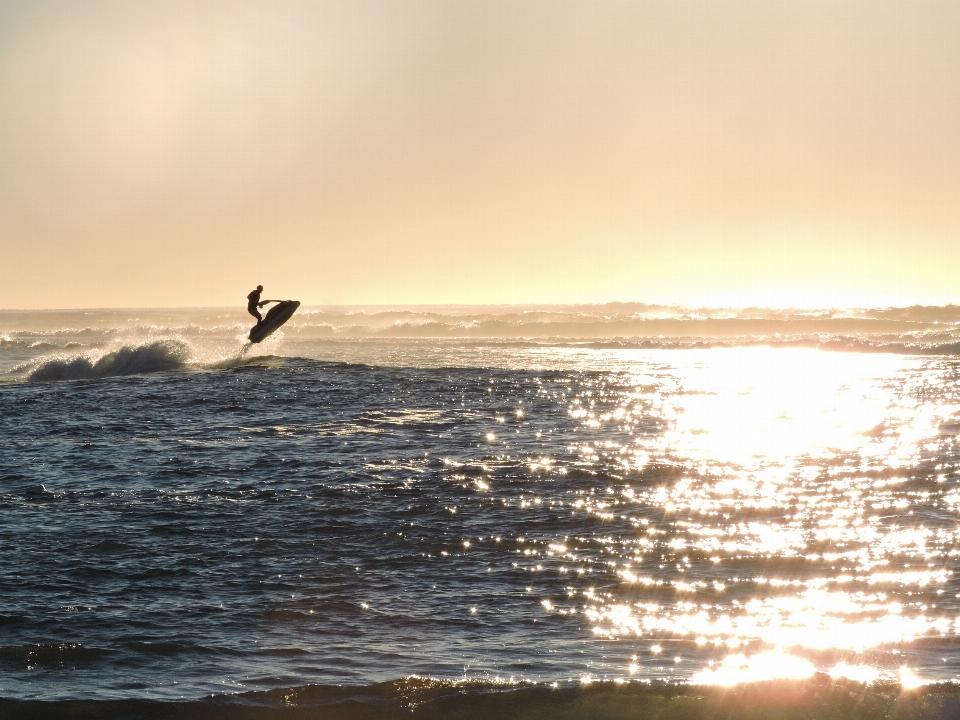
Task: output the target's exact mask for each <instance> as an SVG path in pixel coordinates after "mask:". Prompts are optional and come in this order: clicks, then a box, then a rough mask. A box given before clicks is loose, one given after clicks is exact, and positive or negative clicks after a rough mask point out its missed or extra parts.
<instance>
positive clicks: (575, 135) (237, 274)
mask: <svg viewBox="0 0 960 720" xmlns="http://www.w3.org/2000/svg"><path fill="white" fill-rule="evenodd" d="M958 129H960V5H958V4H957V3H923V2H916V3H915V2H903V3H894V2H864V3H854V2H844V3H829V2H798V3H781V2H755V3H741V2H716V1H713V2H700V3H694V2H689V3H688V2H654V3H644V2H575V3H574V2H508V1H507V0H502V1H498V2H456V1H451V2H399V1H396V0H392V1H387V2H358V1H346V2H255V3H253V2H252V3H242V2H232V3H226V2H176V1H172V2H171V1H164V2H143V3H137V2H60V3H49V2H25V3H18V2H9V1H8V0H0V307H27V306H106V305H114V306H116V305H121V306H122V305H141V306H142V305H159V304H163V305H197V304H227V303H233V302H236V303H240V302H242V300H243V296H244V295H245V294H246V292H247V291H249V288H248V287H247V286H248V285H249V286H251V287H252V286H253V285H254V284H256V283H257V282H262V283H264V284H265V285H267V288H268V291H273V290H276V291H277V292H278V293H280V294H282V295H284V296H291V297H293V296H296V297H299V298H300V299H301V300H304V301H305V302H308V303H317V302H325V303H336V302H344V303H346V302H351V303H357V302H364V303H374V302H502V301H604V300H613V299H635V300H651V301H653V300H667V301H688V302H700V301H727V302H740V301H746V302H752V301H757V300H759V301H764V299H765V298H766V301H768V302H777V301H782V302H798V301H801V302H802V301H803V298H804V297H815V298H824V299H826V300H827V301H830V300H832V299H838V300H841V301H842V300H843V299H844V298H848V299H849V301H856V300H858V299H862V300H863V301H865V302H874V301H876V299H878V298H879V299H881V300H882V299H883V298H884V297H889V298H890V302H895V301H896V300H897V298H907V299H912V298H930V299H938V298H939V299H945V298H950V297H954V298H956V297H957V295H958V294H960V293H958V292H957V291H956V290H954V289H953V288H954V287H955V286H956V284H957V281H956V278H957V277H958V276H960V274H958V271H960V242H958V240H960V238H958V230H960V134H958ZM237 297H239V300H238V299H237Z"/></svg>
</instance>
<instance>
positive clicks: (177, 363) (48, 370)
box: [27, 340, 190, 382]
mask: <svg viewBox="0 0 960 720" xmlns="http://www.w3.org/2000/svg"><path fill="white" fill-rule="evenodd" d="M189 358H190V349H189V347H188V346H187V345H186V343H183V342H180V341H179V340H158V341H156V342H152V343H148V344H146V345H139V346H134V347H131V346H127V345H125V346H123V347H121V348H120V349H118V350H114V351H112V352H108V353H106V354H104V355H102V356H100V357H99V358H95V359H94V358H91V357H88V356H80V357H56V358H51V359H47V360H41V361H40V363H39V364H38V365H37V366H36V367H35V368H34V369H33V370H32V371H31V372H30V374H29V375H28V377H27V379H28V380H30V381H31V382H55V381H58V380H97V379H100V378H105V377H118V376H122V375H139V374H141V373H151V372H161V371H164V370H177V369H179V368H182V367H184V366H185V365H186V364H187V361H188V360H189Z"/></svg>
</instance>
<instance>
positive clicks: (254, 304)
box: [247, 285, 265, 325]
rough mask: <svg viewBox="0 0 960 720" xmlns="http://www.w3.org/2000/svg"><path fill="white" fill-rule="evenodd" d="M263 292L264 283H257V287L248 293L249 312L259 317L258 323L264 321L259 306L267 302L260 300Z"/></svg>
mask: <svg viewBox="0 0 960 720" xmlns="http://www.w3.org/2000/svg"><path fill="white" fill-rule="evenodd" d="M262 292H263V285H257V289H256V290H254V291H253V292H252V293H250V294H249V295H247V312H248V313H250V314H251V315H253V316H254V317H255V318H256V319H257V325H259V324H260V323H262V322H263V316H262V315H261V314H260V311H259V310H258V309H257V308H258V307H263V305H264V304H265V303H261V302H260V293H262Z"/></svg>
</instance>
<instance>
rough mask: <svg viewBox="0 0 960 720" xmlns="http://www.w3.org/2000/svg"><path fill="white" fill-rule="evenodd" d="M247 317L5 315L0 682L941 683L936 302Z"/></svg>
mask: <svg viewBox="0 0 960 720" xmlns="http://www.w3.org/2000/svg"><path fill="white" fill-rule="evenodd" d="M250 324H251V319H250V318H249V316H247V315H246V314H245V312H244V310H243V308H239V309H219V310H218V309H204V310H194V309H186V310H170V309H164V310H84V311H2V312H0V449H2V451H0V550H2V557H3V562H2V563H0V698H6V699H9V700H18V701H21V700H36V701H45V702H54V701H75V700H98V701H123V700H137V701H157V702H160V703H164V702H170V701H181V700H198V699H201V698H205V697H209V696H217V697H221V696H222V697H228V698H229V697H234V696H242V697H258V695H257V694H258V693H259V694H261V695H259V697H267V696H270V695H269V694H270V693H277V692H280V693H281V694H282V693H283V692H287V693H288V694H289V693H294V694H296V693H301V694H302V693H306V692H307V689H310V692H313V693H314V694H317V693H319V694H320V695H323V696H324V697H327V696H328V695H329V696H331V697H332V696H333V695H336V693H337V692H341V690H338V688H340V689H342V688H348V689H352V691H355V692H356V693H361V694H362V693H364V692H367V693H373V694H374V695H376V694H377V692H379V691H376V690H374V689H375V688H382V687H383V685H382V684H383V683H394V684H396V683H407V684H409V683H434V684H436V686H437V687H459V688H463V687H469V688H473V689H474V690H476V689H479V690H482V691H489V692H496V691H497V689H501V688H539V689H548V688H558V689H559V690H560V691H562V690H563V689H564V688H568V689H569V688H574V687H585V686H588V685H590V684H591V683H604V682H606V683H619V684H622V685H624V686H627V687H634V686H636V687H641V686H645V685H651V686H653V685H658V686H666V685H677V686H682V687H694V686H700V685H721V686H731V685H734V684H736V683H739V682H743V681H751V680H756V681H760V680H784V679H795V680H796V679H800V680H802V679H806V678H812V677H821V676H819V675H816V674H817V673H823V674H825V675H827V676H831V677H833V678H835V679H838V680H839V679H841V678H846V679H849V680H853V681H858V682H862V683H875V684H876V683H881V684H882V683H884V682H896V683H899V684H900V685H901V686H902V687H905V688H909V687H916V686H920V685H923V684H925V683H943V682H954V681H958V680H960V645H958V632H960V582H958V576H957V574H956V571H955V568H956V566H957V556H958V554H960V543H958V539H960V530H958V528H960V483H958V478H960V475H958V468H960V445H958V434H960V308H958V307H952V306H950V307H914V308H892V309H891V308H888V309H877V310H856V311H840V310H824V311H807V310H796V311H784V310H778V311H773V310H766V309H762V308H753V309H710V308H706V309H689V308H677V307H667V306H650V305H631V304H613V305H602V306H563V307H560V306H544V307H434V308H426V307H424V308H359V307H358V308H306V307H304V308H301V309H300V311H299V312H298V313H297V314H296V315H294V317H293V319H292V320H291V321H290V322H289V323H288V324H287V325H286V326H284V328H283V329H282V330H281V331H280V332H278V333H276V334H275V335H274V336H272V337H271V338H270V339H268V340H267V341H265V342H264V343H262V344H260V345H254V346H250V345H249V344H248V343H247V342H246V340H245V335H246V332H247V330H248V329H249V327H250ZM418 687H419V686H418ZM324 689H326V690H324ZM264 693H266V694H267V695H263V694H264ZM324 693H327V695H324ZM331 693H332V694H333V695H330V694H331ZM251 694H252V695H251ZM271 697H272V696H271ZM338 697H339V696H338Z"/></svg>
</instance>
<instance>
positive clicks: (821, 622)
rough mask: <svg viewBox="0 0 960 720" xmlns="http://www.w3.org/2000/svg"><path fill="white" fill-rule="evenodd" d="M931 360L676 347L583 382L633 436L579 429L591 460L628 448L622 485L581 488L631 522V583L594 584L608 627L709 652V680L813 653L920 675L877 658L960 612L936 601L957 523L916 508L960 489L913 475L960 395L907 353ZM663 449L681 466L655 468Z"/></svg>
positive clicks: (627, 557) (958, 622)
mask: <svg viewBox="0 0 960 720" xmlns="http://www.w3.org/2000/svg"><path fill="white" fill-rule="evenodd" d="M661 357H662V355H661ZM922 362H924V361H922V360H918V359H915V358H905V357H903V356H894V355H882V354H873V355H866V354H854V353H828V352H821V351H815V350H781V349H778V350H774V349H757V348H750V349H738V350H717V351H708V352H702V353H689V352H688V353H686V354H684V353H676V354H673V355H672V356H671V357H670V358H669V363H664V364H662V365H661V366H660V367H659V368H654V369H651V367H650V365H649V364H647V365H643V371H642V372H637V373H636V374H634V375H633V376H631V377H630V378H629V379H624V378H623V377H621V378H620V379H619V380H618V381H616V383H614V382H613V381H608V382H610V383H611V384H615V385H616V387H615V388H611V387H606V388H597V389H596V391H595V392H593V393H592V394H589V395H588V394H586V393H585V394H584V395H583V396H582V397H579V398H577V399H575V400H574V402H573V404H572V405H571V408H570V414H571V416H573V417H574V418H576V419H578V420H580V421H581V422H582V423H583V424H584V426H585V427H587V428H603V427H614V426H616V425H619V426H620V427H621V428H622V429H624V430H626V431H627V433H628V435H629V439H627V440H625V441H624V442H620V443H617V442H610V441H607V442H606V443H593V444H585V445H584V446H583V447H582V448H581V452H582V457H583V461H584V464H587V465H591V464H592V465H594V466H597V465H602V464H604V463H612V462H616V463H618V464H619V466H620V467H621V468H622V471H623V472H624V473H625V475H624V477H625V478H626V487H625V488H624V489H623V490H622V492H620V493H618V495H619V496H618V497H617V498H616V501H615V502H614V501H613V500H612V499H607V501H606V502H601V501H599V500H593V501H586V500H585V501H583V502H582V507H584V509H586V510H588V511H591V512H594V513H595V514H596V515H597V517H598V518H601V519H602V518H605V517H606V518H612V517H614V515H615V514H617V513H626V514H625V515H623V517H625V518H628V519H629V520H630V522H631V523H632V524H633V525H634V527H635V528H636V534H635V537H634V538H633V540H632V541H629V542H625V543H624V547H622V548H620V550H619V552H620V562H619V567H618V569H617V573H618V574H619V575H620V577H621V579H622V586H621V587H620V588H619V589H617V590H614V591H611V592H607V593H601V592H598V591H595V592H593V594H592V595H591V596H590V597H589V598H588V600H589V602H588V604H587V607H586V613H587V616H588V618H589V620H590V622H591V624H592V626H593V632H594V634H595V635H596V636H597V637H601V638H605V639H608V640H618V639H627V638H634V639H636V638H649V639H651V640H655V641H657V642H658V643H659V644H660V645H664V646H666V642H673V643H674V644H675V645H676V646H677V647H685V646H693V647H695V648H697V649H698V650H699V651H700V652H701V653H707V652H708V651H710V652H712V653H714V655H713V657H715V659H714V660H711V661H710V663H709V664H708V665H706V666H705V667H703V669H701V670H700V671H699V672H697V673H696V674H695V675H694V680H695V682H699V683H710V684H719V685H729V684H734V683H737V682H744V681H753V680H760V679H768V678H800V677H807V676H809V675H811V674H812V673H813V672H815V671H816V670H821V671H825V672H829V673H831V674H832V675H834V676H835V677H847V678H851V679H856V680H858V681H862V682H872V681H873V680H876V679H878V678H880V677H890V678H891V679H897V680H900V681H901V682H902V684H903V685H904V686H905V687H906V686H908V685H911V684H914V685H915V684H917V683H920V682H922V680H920V679H919V678H918V677H917V675H916V674H915V673H914V672H913V671H912V670H908V669H905V670H903V671H902V672H899V674H898V675H897V674H896V673H894V671H892V670H889V669H888V670H885V671H884V672H883V673H882V674H881V672H880V670H879V669H878V663H882V664H884V665H886V666H887V667H888V668H889V667H890V663H889V662H887V661H885V660H883V653H886V652H892V651H891V650H889V649H890V648H896V647H901V646H909V645H910V644H911V643H913V642H915V641H917V640H918V639H921V638H928V637H942V636H943V637H946V636H949V637H956V635H957V632H958V631H960V618H958V617H956V616H954V615H951V614H949V613H947V612H944V610H942V609H940V608H939V607H938V603H937V599H938V597H939V595H938V593H939V594H942V593H943V591H944V588H945V587H948V586H949V585H948V584H949V583H951V582H952V575H953V571H952V569H951V563H950V562H948V560H949V557H950V556H951V555H954V554H956V553H955V551H954V548H955V547H956V541H957V527H956V523H953V524H952V525H950V526H949V527H945V526H943V524H939V525H938V524H935V523H929V522H924V521H923V520H922V519H921V517H919V516H918V515H919V513H917V514H914V513H913V512H912V510H913V507H914V504H915V503H919V502H922V501H928V500H929V496H930V492H931V491H932V490H936V492H941V493H944V497H943V501H944V502H945V503H953V504H954V505H956V504H960V501H958V499H957V498H956V497H955V495H956V491H953V492H952V493H951V492H947V491H946V490H945V486H944V484H943V476H942V475H941V476H939V478H940V479H939V480H938V479H937V477H938V476H936V474H935V473H934V475H933V477H932V478H929V479H927V480H923V481H922V482H921V481H920V480H918V479H917V473H918V468H923V467H925V466H926V465H930V464H931V462H932V461H931V460H930V458H935V457H942V456H943V453H944V452H945V451H949V452H951V453H952V452H955V448H954V445H955V436H953V435H951V436H949V437H944V434H943V433H941V426H942V425H943V424H944V423H949V422H950V418H951V417H952V416H953V415H954V414H956V413H957V412H958V409H960V408H958V407H957V406H956V405H954V404H952V403H951V402H949V401H946V398H945V397H944V396H945V394H946V393H945V392H942V391H943V390H944V389H943V388H935V387H933V388H932V387H928V386H927V387H923V386H921V385H920V384H919V383H920V381H919V380H918V379H917V378H918V377H920V376H919V375H917V374H911V372H910V370H911V368H912V367H916V366H917V365H918V364H919V363H922ZM603 397H606V398H608V399H609V402H608V403H606V404H605V405H604V407H603V408H601V407H599V403H598V398H603ZM588 398H589V401H588ZM614 405H615V407H614ZM651 419H652V420H651ZM654 421H655V422H654ZM645 426H647V427H650V426H657V427H659V428H662V429H663V431H662V432H650V431H645V429H644V427H645ZM658 467H659V468H661V470H660V471H657V470H656V468H658ZM663 468H670V472H669V473H668V474H667V478H668V479H666V480H663V479H659V480H655V481H654V480H647V479H646V478H656V477H660V478H662V477H663V470H662V469H663ZM934 469H935V468H934ZM658 472H659V474H658ZM631 478H636V480H634V481H631ZM918 484H919V485H922V487H918ZM614 508H616V509H614ZM731 649H733V650H734V652H733V653H731ZM665 652H668V651H666V650H665ZM878 653H879V654H878ZM704 657H706V655H704ZM838 658H839V659H838Z"/></svg>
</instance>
